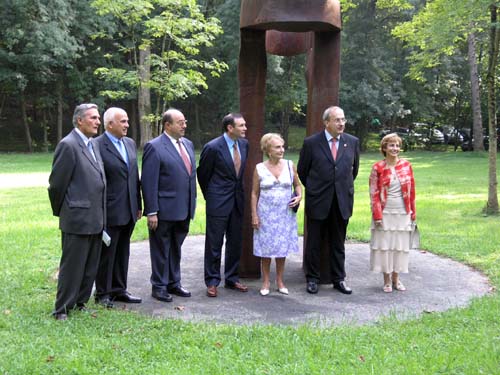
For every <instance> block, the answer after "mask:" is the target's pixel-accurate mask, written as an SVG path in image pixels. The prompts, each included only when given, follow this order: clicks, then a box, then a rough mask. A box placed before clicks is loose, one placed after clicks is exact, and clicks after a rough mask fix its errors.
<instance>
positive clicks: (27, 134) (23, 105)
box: [20, 93, 33, 154]
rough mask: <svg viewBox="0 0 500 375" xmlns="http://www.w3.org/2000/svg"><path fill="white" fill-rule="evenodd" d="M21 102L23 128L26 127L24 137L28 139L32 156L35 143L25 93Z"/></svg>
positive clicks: (21, 97)
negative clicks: (32, 137)
mask: <svg viewBox="0 0 500 375" xmlns="http://www.w3.org/2000/svg"><path fill="white" fill-rule="evenodd" d="M20 100H21V117H22V119H23V126H24V136H25V138H26V144H27V145H28V152H29V153H30V154H32V153H33V141H32V139H31V131H30V125H29V122H28V114H27V113H26V98H25V96H24V93H21V96H20Z"/></svg>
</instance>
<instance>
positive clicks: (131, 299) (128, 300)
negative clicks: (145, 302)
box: [113, 292, 142, 303]
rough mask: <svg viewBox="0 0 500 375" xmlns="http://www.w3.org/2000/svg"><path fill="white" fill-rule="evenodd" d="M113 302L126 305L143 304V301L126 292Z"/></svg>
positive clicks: (116, 296) (117, 296)
mask: <svg viewBox="0 0 500 375" xmlns="http://www.w3.org/2000/svg"><path fill="white" fill-rule="evenodd" d="M113 301H117V302H125V303H141V302H142V299H141V298H139V297H135V296H133V295H132V294H130V293H129V292H125V293H122V294H117V295H115V296H114V297H113Z"/></svg>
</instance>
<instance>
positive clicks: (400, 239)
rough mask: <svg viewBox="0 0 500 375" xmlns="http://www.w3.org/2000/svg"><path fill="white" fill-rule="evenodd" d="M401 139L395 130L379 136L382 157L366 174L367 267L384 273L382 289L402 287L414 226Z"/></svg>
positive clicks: (412, 187)
mask: <svg viewBox="0 0 500 375" xmlns="http://www.w3.org/2000/svg"><path fill="white" fill-rule="evenodd" d="M401 145H402V140H401V138H400V137H399V136H398V135H397V134H396V133H391V134H388V135H386V136H385V137H384V138H382V141H381V142H380V151H381V152H382V154H383V155H384V157H385V158H384V160H381V161H379V162H377V163H375V164H374V165H373V167H372V171H371V174H370V201H371V210H372V219H373V220H372V226H371V240H370V250H371V251H370V268H371V270H372V271H374V272H381V273H383V275H384V287H383V290H384V292H386V293H390V292H392V289H393V288H395V289H396V290H399V291H404V290H406V287H405V286H404V285H403V283H402V282H401V280H400V278H399V274H400V273H408V258H409V253H410V236H411V232H412V230H413V228H414V225H415V220H416V210H415V179H414V177H413V170H412V166H411V164H410V162H409V161H407V160H404V159H400V158H399V152H400V149H401Z"/></svg>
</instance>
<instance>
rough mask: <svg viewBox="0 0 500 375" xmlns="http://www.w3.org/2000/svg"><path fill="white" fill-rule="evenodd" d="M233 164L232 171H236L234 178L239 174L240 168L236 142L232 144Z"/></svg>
mask: <svg viewBox="0 0 500 375" xmlns="http://www.w3.org/2000/svg"><path fill="white" fill-rule="evenodd" d="M233 162H234V170H235V171H236V176H238V175H239V174H240V168H241V156H240V152H239V151H238V144H237V143H236V142H234V143H233Z"/></svg>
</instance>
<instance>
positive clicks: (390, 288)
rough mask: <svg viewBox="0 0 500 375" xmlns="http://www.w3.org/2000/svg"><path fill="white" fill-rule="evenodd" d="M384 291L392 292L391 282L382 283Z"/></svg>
mask: <svg viewBox="0 0 500 375" xmlns="http://www.w3.org/2000/svg"><path fill="white" fill-rule="evenodd" d="M384 293H392V285H391V284H385V285H384Z"/></svg>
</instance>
